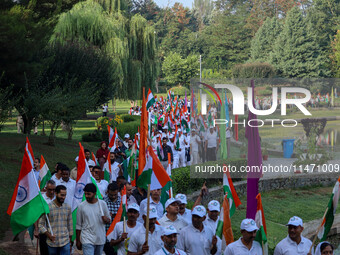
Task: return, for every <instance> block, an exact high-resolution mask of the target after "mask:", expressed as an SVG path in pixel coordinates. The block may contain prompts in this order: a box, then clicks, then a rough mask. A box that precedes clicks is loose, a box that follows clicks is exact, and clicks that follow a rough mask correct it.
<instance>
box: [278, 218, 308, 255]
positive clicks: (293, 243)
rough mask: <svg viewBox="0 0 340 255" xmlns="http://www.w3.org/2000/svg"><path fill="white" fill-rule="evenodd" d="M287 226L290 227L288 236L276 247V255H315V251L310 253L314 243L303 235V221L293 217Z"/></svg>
mask: <svg viewBox="0 0 340 255" xmlns="http://www.w3.org/2000/svg"><path fill="white" fill-rule="evenodd" d="M286 226H288V236H287V237H286V238H285V239H283V240H282V241H281V242H279V243H278V244H277V245H276V247H275V250H274V255H293V254H294V255H300V254H301V255H302V254H303V255H306V254H307V255H311V254H314V251H313V250H312V253H309V249H310V247H311V246H312V242H311V241H310V240H309V239H307V238H305V237H303V236H302V235H301V233H302V231H303V221H302V219H301V218H299V217H297V216H293V217H292V218H290V219H289V222H288V224H287V225H286Z"/></svg>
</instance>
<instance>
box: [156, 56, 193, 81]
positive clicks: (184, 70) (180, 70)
mask: <svg viewBox="0 0 340 255" xmlns="http://www.w3.org/2000/svg"><path fill="white" fill-rule="evenodd" d="M198 70H199V62H198V56H197V55H191V56H188V57H187V58H182V57H181V55H180V54H178V53H176V52H171V53H170V54H169V55H167V56H166V57H165V59H164V62H163V65H162V71H163V73H164V76H165V77H164V78H165V79H166V80H167V82H168V83H169V84H170V85H182V86H189V85H190V79H191V78H194V77H197V74H198Z"/></svg>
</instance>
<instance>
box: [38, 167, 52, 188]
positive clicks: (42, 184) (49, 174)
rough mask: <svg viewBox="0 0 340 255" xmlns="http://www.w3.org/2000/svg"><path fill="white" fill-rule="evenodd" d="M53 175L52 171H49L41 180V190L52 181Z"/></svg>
mask: <svg viewBox="0 0 340 255" xmlns="http://www.w3.org/2000/svg"><path fill="white" fill-rule="evenodd" d="M51 177H52V174H51V172H50V171H47V173H46V174H45V176H44V178H43V179H42V180H41V182H40V190H42V189H43V188H45V186H46V183H47V182H48V181H49V180H50V179H51Z"/></svg>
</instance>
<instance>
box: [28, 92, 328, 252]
mask: <svg viewBox="0 0 340 255" xmlns="http://www.w3.org/2000/svg"><path fill="white" fill-rule="evenodd" d="M148 111H149V124H150V127H151V126H152V125H153V126H154V128H149V129H150V130H151V131H150V132H149V134H148V144H149V145H150V146H152V148H153V149H154V151H155V152H156V153H157V155H158V157H159V160H160V162H161V163H162V165H163V167H164V168H165V169H167V168H168V167H169V165H170V168H171V169H173V170H174V171H176V168H178V167H184V166H186V165H190V164H197V163H199V162H202V161H205V160H206V161H213V160H216V154H217V150H218V147H219V146H218V145H219V143H220V139H219V137H220V136H219V135H218V133H219V132H220V130H219V129H218V128H216V127H214V126H213V125H212V122H211V118H214V117H217V116H216V114H217V113H216V112H217V109H216V106H215V105H214V104H211V105H210V106H209V110H208V115H207V118H205V119H204V118H203V117H202V115H198V116H195V115H194V118H193V119H191V121H190V119H189V114H190V103H189V102H188V100H187V98H185V99H180V98H179V97H178V98H174V97H172V96H171V95H170V96H169V98H168V99H163V98H160V99H159V100H158V101H156V103H155V104H154V105H153V106H152V107H150V108H149V109H148ZM189 131H191V136H190V135H189ZM225 132H226V134H227V135H226V139H227V140H228V139H229V138H230V130H228V128H227V129H226V131H225ZM114 142H115V145H116V146H114V147H111V148H109V147H108V143H106V142H104V141H103V142H102V143H101V145H100V148H99V149H98V151H97V152H96V154H95V155H94V153H92V152H91V151H90V150H88V149H84V154H85V159H86V161H87V165H88V166H89V169H90V172H91V174H92V176H93V179H94V180H95V183H89V184H86V185H85V186H84V188H83V190H84V196H85V200H84V201H83V202H82V203H81V204H80V205H79V206H78V209H77V213H76V216H74V215H73V217H72V212H71V208H72V200H73V197H74V196H75V194H76V191H75V189H76V179H77V172H78V171H77V161H78V157H76V158H75V166H74V167H73V168H72V169H70V168H69V167H68V166H67V165H65V164H64V163H62V162H58V163H57V164H56V166H55V172H54V174H53V175H52V178H51V179H50V180H49V181H48V182H47V184H46V187H45V188H44V190H43V191H44V193H43V198H44V199H45V201H46V202H47V203H48V205H49V209H50V213H49V214H48V217H46V215H43V216H42V217H41V218H40V219H39V220H38V221H37V222H36V224H35V225H34V226H35V230H34V235H35V236H36V237H37V238H39V240H40V252H41V254H50V255H54V254H71V253H74V252H75V251H76V249H78V250H82V252H83V254H84V255H94V254H95V255H102V253H103V251H104V252H105V254H118V255H123V254H129V255H137V254H138V255H140V254H150V255H154V254H157V255H159V254H179V255H183V254H191V255H207V254H226V255H231V254H233V255H242V254H251V255H255V254H257V255H259V254H263V245H262V244H260V243H258V242H256V241H255V236H256V232H257V231H258V229H259V228H258V226H257V224H256V222H255V221H254V220H252V219H244V220H243V221H242V223H241V225H240V233H241V237H240V238H239V239H238V240H236V241H235V242H232V243H230V244H228V245H227V244H226V241H225V240H224V238H223V236H222V238H221V237H220V236H218V235H216V229H217V225H218V222H219V220H220V212H221V205H220V203H219V201H217V200H212V201H210V202H209V203H208V205H207V207H205V206H203V205H202V203H201V201H202V198H203V196H204V195H205V194H206V193H207V187H206V186H205V185H204V186H203V187H202V189H201V193H200V195H199V196H198V198H197V200H196V201H195V203H194V205H193V206H192V209H189V208H187V205H188V201H187V196H186V195H185V194H177V195H175V196H173V197H171V198H169V199H168V200H167V201H166V202H165V203H164V204H163V203H162V202H161V189H156V190H151V192H150V206H149V208H148V206H147V191H146V190H144V189H143V188H141V187H138V186H136V185H134V184H133V183H131V180H133V179H134V178H138V176H137V175H136V176H134V178H131V177H132V176H129V178H126V175H124V172H126V171H127V170H126V169H124V164H123V163H124V161H125V160H127V159H128V158H129V157H130V156H131V154H132V153H135V152H134V149H136V148H137V153H136V159H137V160H136V161H135V170H136V172H137V169H138V145H139V134H138V133H137V134H134V136H132V135H131V136H130V135H129V134H125V135H124V138H123V139H119V138H118V139H117V140H116V141H114ZM228 151H229V150H228ZM108 159H109V161H108ZM107 162H110V163H111V176H110V179H109V181H107V180H105V179H104V178H103V175H104V173H103V172H104V171H103V170H104V168H105V164H106V163H107ZM39 169H40V161H39V159H35V161H34V173H35V175H36V178H37V181H38V180H39ZM124 176H125V177H124ZM179 189H180V188H179ZM123 190H124V192H125V191H126V201H127V205H126V219H124V220H122V221H119V222H118V223H117V224H116V225H115V227H114V229H113V232H112V234H110V235H107V233H108V231H109V229H110V226H111V224H112V222H113V221H114V220H115V218H116V215H117V213H118V210H119V208H120V206H121V201H122V199H123V196H122V192H123ZM98 191H99V193H100V195H101V197H102V198H103V199H100V198H99V196H98ZM147 214H148V215H149V217H148V218H147ZM147 222H148V223H147ZM287 227H288V228H287V231H288V236H287V237H286V238H285V239H283V240H282V241H281V242H279V243H278V245H277V246H276V248H275V251H274V255H296V254H304V255H306V254H308V255H309V254H333V250H334V248H333V246H332V245H331V244H330V243H327V242H323V243H321V244H319V245H318V246H317V247H316V250H315V253H314V250H313V249H312V251H310V248H311V246H312V243H311V241H310V240H308V239H306V238H305V237H303V236H302V234H301V233H302V230H303V221H302V219H301V218H299V217H297V216H293V217H292V218H291V219H290V220H289V222H288V223H287ZM147 228H148V229H149V232H148V234H147V235H146V231H147V230H146V229H147ZM146 238H147V240H146Z"/></svg>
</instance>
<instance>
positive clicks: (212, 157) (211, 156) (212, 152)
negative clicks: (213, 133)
mask: <svg viewBox="0 0 340 255" xmlns="http://www.w3.org/2000/svg"><path fill="white" fill-rule="evenodd" d="M207 161H216V147H213V148H207Z"/></svg>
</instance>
